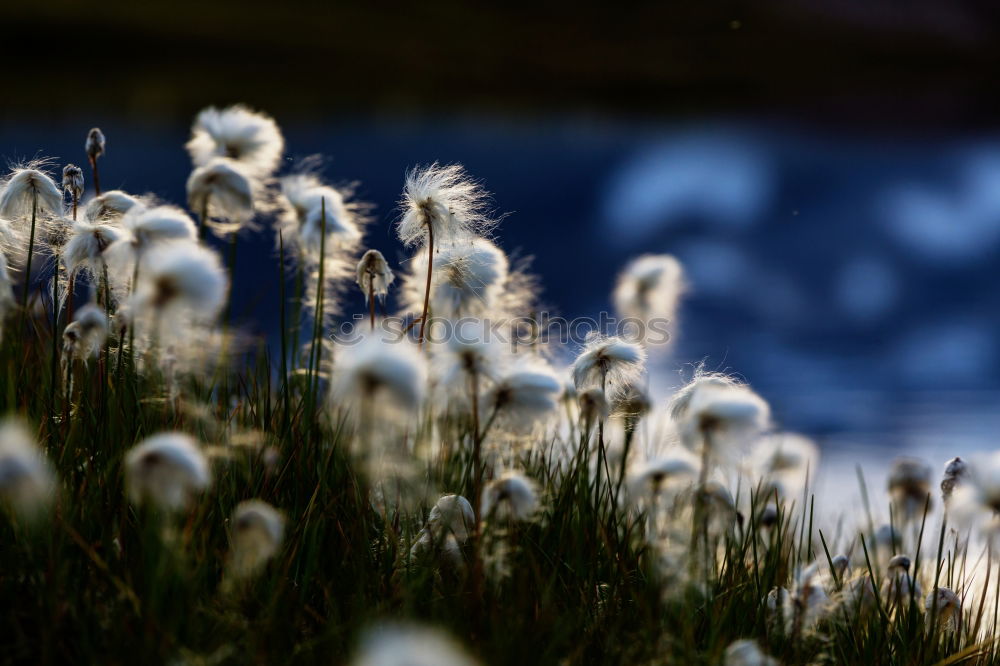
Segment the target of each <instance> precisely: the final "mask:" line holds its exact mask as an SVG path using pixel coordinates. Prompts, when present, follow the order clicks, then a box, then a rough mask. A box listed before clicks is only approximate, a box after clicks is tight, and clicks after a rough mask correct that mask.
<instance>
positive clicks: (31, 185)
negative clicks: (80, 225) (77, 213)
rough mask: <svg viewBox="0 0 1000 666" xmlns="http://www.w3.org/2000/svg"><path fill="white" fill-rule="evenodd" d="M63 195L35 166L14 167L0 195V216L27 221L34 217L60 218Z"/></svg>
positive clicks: (50, 179) (47, 176)
mask: <svg viewBox="0 0 1000 666" xmlns="http://www.w3.org/2000/svg"><path fill="white" fill-rule="evenodd" d="M62 210H63V197H62V192H60V191H59V188H58V187H57V186H56V184H55V182H54V181H53V180H52V178H50V177H49V175H48V174H46V173H45V172H44V171H41V170H40V169H38V168H35V167H34V166H30V165H29V166H27V167H19V168H15V169H14V170H13V172H12V173H11V175H10V176H9V177H8V178H7V181H6V182H5V183H4V187H3V191H2V192H0V217H3V218H7V219H12V220H27V219H29V218H31V217H32V216H33V215H38V216H41V215H46V216H59V215H62Z"/></svg>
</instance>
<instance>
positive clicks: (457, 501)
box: [410, 495, 476, 572]
mask: <svg viewBox="0 0 1000 666" xmlns="http://www.w3.org/2000/svg"><path fill="white" fill-rule="evenodd" d="M475 526H476V516H475V512H474V511H473V508H472V505H471V504H469V501H468V500H467V499H465V498H464V497H462V496H460V495H444V496H443V497H441V498H440V499H439V500H438V501H437V502H436V503H435V504H434V507H433V508H432V509H431V511H430V514H429V515H428V516H427V523H426V524H425V525H424V527H423V528H422V529H421V530H420V533H419V534H418V535H417V538H416V540H415V541H414V543H413V546H412V547H411V548H410V557H412V558H414V559H417V560H420V559H422V558H426V557H430V558H432V559H434V560H437V562H438V563H439V564H442V565H447V566H448V567H449V568H450V569H452V570H455V571H458V572H462V571H464V568H465V556H464V555H463V554H462V545H463V544H464V543H466V542H467V541H468V540H469V535H471V534H472V532H473V530H474V529H475Z"/></svg>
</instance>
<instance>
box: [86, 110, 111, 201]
mask: <svg viewBox="0 0 1000 666" xmlns="http://www.w3.org/2000/svg"><path fill="white" fill-rule="evenodd" d="M106 144H107V140H106V139H105V138H104V132H102V131H101V128H100V127H93V128H91V130H90V131H89V132H87V141H86V142H85V143H84V145H83V149H84V150H85V151H86V153H87V160H88V161H89V162H90V169H91V171H92V172H93V173H94V191H95V192H96V193H97V195H98V196H100V194H101V175H100V172H99V171H98V170H97V158H98V157H100V156H101V155H103V154H104V147H105V145H106Z"/></svg>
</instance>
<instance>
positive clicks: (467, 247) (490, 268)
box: [403, 237, 510, 321]
mask: <svg viewBox="0 0 1000 666" xmlns="http://www.w3.org/2000/svg"><path fill="white" fill-rule="evenodd" d="M427 257H428V254H427V248H421V249H420V250H419V251H418V252H417V253H416V254H415V255H414V256H413V258H412V259H411V261H410V264H409V266H408V268H407V271H406V274H405V275H404V278H403V301H404V303H405V307H406V308H407V310H408V311H410V312H420V311H421V309H422V308H423V300H424V291H425V289H426V280H427ZM509 276H510V265H509V262H508V260H507V255H506V254H504V252H503V250H501V249H500V248H498V247H497V246H496V245H495V244H493V243H492V242H491V241H488V240H486V239H485V238H472V237H469V238H465V239H462V240H459V241H456V242H454V243H453V244H450V245H446V246H444V247H441V246H438V245H435V251H434V261H433V274H432V276H431V301H430V310H431V313H432V315H433V316H434V317H443V318H445V319H450V320H453V321H454V320H456V319H460V318H462V317H487V316H493V315H498V314H500V312H499V306H500V305H501V304H502V299H503V296H504V293H505V290H506V287H507V284H508V278H509Z"/></svg>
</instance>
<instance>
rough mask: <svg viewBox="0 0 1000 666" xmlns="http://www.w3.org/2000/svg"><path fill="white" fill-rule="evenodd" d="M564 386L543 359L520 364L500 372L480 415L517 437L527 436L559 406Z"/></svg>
mask: <svg viewBox="0 0 1000 666" xmlns="http://www.w3.org/2000/svg"><path fill="white" fill-rule="evenodd" d="M561 392H562V382H560V381H559V378H558V377H557V376H556V373H555V372H554V371H553V370H552V368H551V367H549V366H548V364H547V363H545V362H544V361H541V360H540V359H530V358H527V359H525V360H520V359H519V360H517V361H516V362H514V363H512V364H511V365H509V366H508V367H507V368H504V369H502V370H500V372H499V374H498V376H497V378H496V379H495V381H494V382H493V383H492V384H490V386H489V387H488V388H487V389H486V391H485V392H484V393H483V397H482V406H481V407H480V414H484V415H487V418H490V419H493V418H496V419H497V422H498V424H500V426H501V427H503V428H505V429H508V430H510V431H511V432H512V433H514V434H527V433H528V432H530V431H531V430H532V429H533V428H534V427H535V426H537V425H539V424H541V423H543V422H544V421H545V420H546V419H547V418H548V417H550V416H551V415H552V414H553V412H555V410H556V408H557V407H558V406H559V396H560V394H561Z"/></svg>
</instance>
